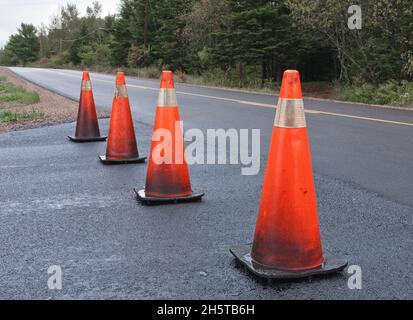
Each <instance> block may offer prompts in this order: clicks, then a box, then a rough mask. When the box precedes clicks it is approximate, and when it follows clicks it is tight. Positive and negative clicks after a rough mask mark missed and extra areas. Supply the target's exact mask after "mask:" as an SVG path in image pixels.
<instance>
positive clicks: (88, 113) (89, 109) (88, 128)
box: [69, 71, 106, 142]
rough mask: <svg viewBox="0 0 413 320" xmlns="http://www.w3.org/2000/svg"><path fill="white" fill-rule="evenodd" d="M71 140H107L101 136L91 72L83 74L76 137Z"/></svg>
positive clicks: (70, 137) (71, 137)
mask: <svg viewBox="0 0 413 320" xmlns="http://www.w3.org/2000/svg"><path fill="white" fill-rule="evenodd" d="M69 139H70V140H71V141H73V142H93V141H105V140H106V137H101V136H100V131H99V123H98V117H97V115H96V107H95V101H94V99H93V92H92V82H91V81H90V76H89V72H87V71H84V72H83V78H82V88H81V93H80V102H79V112H78V115H77V126H76V134H75V136H74V137H73V136H69Z"/></svg>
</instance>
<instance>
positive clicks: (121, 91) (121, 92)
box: [115, 85, 128, 98]
mask: <svg viewBox="0 0 413 320" xmlns="http://www.w3.org/2000/svg"><path fill="white" fill-rule="evenodd" d="M127 97H128V90H127V89H126V86H125V85H117V86H116V87H115V98H127Z"/></svg>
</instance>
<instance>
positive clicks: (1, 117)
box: [0, 76, 44, 122]
mask: <svg viewBox="0 0 413 320" xmlns="http://www.w3.org/2000/svg"><path fill="white" fill-rule="evenodd" d="M39 102H40V97H39V95H38V94H37V93H36V92H31V91H27V90H25V89H23V88H21V87H18V86H16V85H14V84H12V83H10V82H7V77H5V76H0V122H17V121H25V120H35V119H38V118H41V117H43V116H44V114H43V113H42V112H39V111H37V110H35V109H32V110H31V111H16V110H8V108H10V107H14V108H15V107H18V106H27V105H32V104H36V103H39Z"/></svg>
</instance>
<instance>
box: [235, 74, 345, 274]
mask: <svg viewBox="0 0 413 320" xmlns="http://www.w3.org/2000/svg"><path fill="white" fill-rule="evenodd" d="M231 252H232V254H233V255H234V256H235V257H236V259H237V260H238V261H239V262H241V263H242V264H243V265H244V266H246V267H247V269H249V270H250V271H251V272H253V273H254V274H256V275H258V276H260V277H264V278H300V277H307V276H312V275H320V274H326V273H334V272H338V271H341V270H343V269H344V268H345V266H346V265H347V261H345V260H343V259H337V258H335V257H328V256H323V252H322V246H321V240H320V230H319V222H318V213H317V203H316V192H315V187H314V179H313V172H312V164H311V156H310V147H309V142H308V134H307V125H306V119H305V112H304V104H303V97H302V92H301V84H300V75H299V73H298V71H295V70H288V71H286V72H285V73H284V78H283V82H282V88H281V92H280V97H279V101H278V107H277V116H276V119H275V124H274V128H273V133H272V142H271V147H270V152H269V155H268V164H267V169H266V173H265V178H264V185H263V190H262V196H261V204H260V207H259V213H258V221H257V225H256V231H255V237H254V242H253V244H252V246H251V245H246V246H238V247H236V248H233V249H231Z"/></svg>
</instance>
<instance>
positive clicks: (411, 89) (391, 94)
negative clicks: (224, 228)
mask: <svg viewBox="0 0 413 320" xmlns="http://www.w3.org/2000/svg"><path fill="white" fill-rule="evenodd" d="M335 89H336V92H337V94H338V96H339V98H341V99H343V100H347V101H353V102H361V103H372V104H388V105H397V106H411V107H413V82H408V81H404V80H403V81H401V82H399V81H395V80H388V81H386V82H384V83H381V84H379V85H373V84H370V83H365V82H359V81H355V82H354V83H352V84H341V83H337V84H336V86H335Z"/></svg>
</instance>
